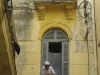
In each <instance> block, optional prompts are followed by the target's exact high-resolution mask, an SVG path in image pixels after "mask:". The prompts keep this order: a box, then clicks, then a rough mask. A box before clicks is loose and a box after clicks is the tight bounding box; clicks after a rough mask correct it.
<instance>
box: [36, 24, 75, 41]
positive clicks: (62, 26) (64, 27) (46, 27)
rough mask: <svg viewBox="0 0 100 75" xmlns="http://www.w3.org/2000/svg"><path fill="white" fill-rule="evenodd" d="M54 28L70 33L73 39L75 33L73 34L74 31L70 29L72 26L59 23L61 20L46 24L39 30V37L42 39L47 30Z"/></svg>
mask: <svg viewBox="0 0 100 75" xmlns="http://www.w3.org/2000/svg"><path fill="white" fill-rule="evenodd" d="M52 29H59V30H62V31H63V32H65V33H66V34H67V35H68V39H72V36H73V34H72V31H71V30H70V28H69V27H68V26H67V25H65V24H62V23H59V22H56V23H55V22H51V23H48V24H46V25H44V26H43V27H42V28H41V29H40V31H39V35H38V39H39V40H42V38H43V36H44V34H45V33H46V32H47V31H49V30H52Z"/></svg>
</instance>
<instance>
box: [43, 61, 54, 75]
mask: <svg viewBox="0 0 100 75" xmlns="http://www.w3.org/2000/svg"><path fill="white" fill-rule="evenodd" d="M42 75H55V71H54V69H53V68H52V66H50V63H49V62H48V61H46V62H45V64H44V66H43V67H42Z"/></svg>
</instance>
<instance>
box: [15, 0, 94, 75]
mask: <svg viewBox="0 0 100 75" xmlns="http://www.w3.org/2000/svg"><path fill="white" fill-rule="evenodd" d="M24 2H26V3H29V4H31V2H30V1H27V0H23V1H16V0H13V7H16V6H17V7H18V9H17V10H13V13H14V21H15V27H16V33H17V39H18V42H19V45H20V48H21V53H20V55H16V66H17V74H18V75H27V74H29V75H40V68H41V66H40V64H41V50H42V46H41V45H42V37H43V36H44V34H45V33H46V32H47V31H49V30H52V29H60V30H62V31H64V32H65V33H66V34H67V35H68V37H69V52H70V53H69V55H70V56H69V57H70V59H69V60H70V61H69V65H70V67H69V73H70V75H88V73H90V75H94V50H93V31H92V26H91V30H90V33H89V36H88V39H89V40H88V43H89V45H88V47H87V41H86V40H85V35H86V30H87V26H86V25H85V23H84V22H85V20H84V18H81V17H80V16H79V14H78V12H77V9H73V20H67V19H66V18H67V16H66V5H65V4H62V5H59V4H55V5H50V4H48V5H45V20H38V10H36V9H35V10H31V9H27V10H26V9H25V8H26V7H27V6H25V5H24ZM81 2H82V0H79V1H77V6H79V4H80V3H81ZM22 4H23V5H22ZM23 6H24V7H25V8H22V9H21V7H23ZM81 12H83V11H81Z"/></svg>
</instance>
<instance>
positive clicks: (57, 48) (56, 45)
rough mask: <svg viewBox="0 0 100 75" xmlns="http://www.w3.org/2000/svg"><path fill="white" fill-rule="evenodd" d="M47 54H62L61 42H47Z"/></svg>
mask: <svg viewBox="0 0 100 75" xmlns="http://www.w3.org/2000/svg"><path fill="white" fill-rule="evenodd" d="M49 52H51V53H61V52H62V43H61V42H49Z"/></svg>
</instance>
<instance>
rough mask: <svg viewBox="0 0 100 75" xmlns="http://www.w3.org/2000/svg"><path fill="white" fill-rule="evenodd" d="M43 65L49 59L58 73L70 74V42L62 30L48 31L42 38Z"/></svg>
mask: <svg viewBox="0 0 100 75" xmlns="http://www.w3.org/2000/svg"><path fill="white" fill-rule="evenodd" d="M41 57H42V60H41V62H42V66H43V65H44V64H43V63H44V62H45V61H49V62H50V65H51V66H52V67H53V68H54V70H55V72H56V75H69V42H68V37H67V35H66V34H65V33H64V32H62V31H60V30H51V31H48V32H47V33H46V34H45V35H44V37H43V39H42V56H41Z"/></svg>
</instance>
